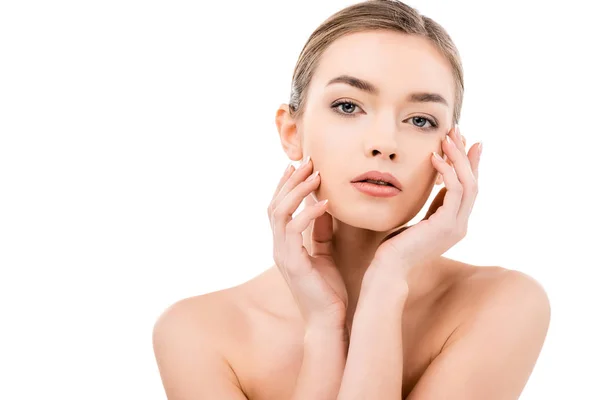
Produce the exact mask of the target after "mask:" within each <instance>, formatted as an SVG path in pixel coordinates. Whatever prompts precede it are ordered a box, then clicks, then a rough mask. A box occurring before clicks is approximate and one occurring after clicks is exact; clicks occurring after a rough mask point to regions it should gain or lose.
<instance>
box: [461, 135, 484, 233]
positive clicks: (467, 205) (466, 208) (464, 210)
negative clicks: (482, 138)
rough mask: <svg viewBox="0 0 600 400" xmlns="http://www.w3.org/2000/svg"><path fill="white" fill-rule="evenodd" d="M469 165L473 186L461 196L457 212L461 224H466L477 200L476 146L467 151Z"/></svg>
mask: <svg viewBox="0 0 600 400" xmlns="http://www.w3.org/2000/svg"><path fill="white" fill-rule="evenodd" d="M467 157H468V160H469V165H470V168H471V171H472V174H473V186H472V187H470V188H469V189H468V190H467V191H466V192H465V194H464V195H463V204H462V205H461V208H460V210H459V211H458V216H457V218H458V220H459V221H463V223H465V224H466V223H467V219H468V218H469V215H471V212H472V211H473V205H474V204H475V199H476V198H477V193H478V192H479V173H478V170H479V150H478V144H475V145H473V146H472V147H471V149H469V154H468V156H467Z"/></svg>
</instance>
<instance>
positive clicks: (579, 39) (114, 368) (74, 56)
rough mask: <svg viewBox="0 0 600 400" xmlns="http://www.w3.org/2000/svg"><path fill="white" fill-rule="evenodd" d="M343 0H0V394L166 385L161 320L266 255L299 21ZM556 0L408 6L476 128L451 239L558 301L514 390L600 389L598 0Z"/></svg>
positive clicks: (250, 269) (586, 394)
mask: <svg viewBox="0 0 600 400" xmlns="http://www.w3.org/2000/svg"><path fill="white" fill-rule="evenodd" d="M353 3H354V2H353V1H332V0H328V1H322V0H319V1H302V2H298V1H226V2H206V3H205V2H199V1H187V2H182V1H162V2H159V1H132V0H119V1H114V0H113V1H102V2H100V1H96V2H92V1H52V2H50V1H37V2H33V1H23V0H21V1H5V2H2V3H1V5H0V135H1V136H0V267H1V275H0V296H1V298H0V311H1V315H2V319H1V324H2V327H1V329H0V335H1V340H0V381H1V382H2V383H1V384H0V398H3V399H37V398H61V399H165V395H164V392H163V388H162V384H161V382H160V377H159V374H158V370H157V367H156V365H155V360H154V355H153V351H152V342H151V333H152V327H153V324H154V322H155V320H156V318H157V317H158V316H159V315H160V313H161V312H162V311H163V310H164V309H165V308H166V307H167V306H169V305H170V304H172V303H173V302H175V301H177V300H179V299H182V298H185V297H188V296H195V295H199V294H203V293H207V292H210V291H214V290H219V289H223V288H226V287H230V286H233V285H237V284H240V283H242V282H244V281H246V280H248V279H250V278H252V277H254V276H255V275H257V274H259V273H260V272H262V271H263V270H265V269H266V268H268V267H269V266H270V265H271V263H272V259H271V254H272V253H271V251H272V250H271V232H270V227H269V223H268V218H267V213H266V208H267V205H268V203H269V201H270V198H271V196H272V192H273V190H274V188H275V185H276V183H277V181H278V179H279V177H280V175H281V173H282V172H283V169H284V168H285V166H286V165H287V162H288V159H287V158H286V156H285V153H284V152H283V151H282V149H281V145H280V142H279V138H278V134H277V129H276V126H275V111H276V109H277V107H278V106H279V105H280V104H282V103H287V102H288V101H289V97H288V96H289V89H290V83H291V77H292V72H293V68H294V65H295V62H296V59H297V57H298V55H299V53H300V50H301V49H302V47H303V45H304V43H305V41H306V39H307V38H308V36H309V35H310V33H311V32H312V31H313V30H314V29H315V28H316V27H317V26H318V25H319V24H320V23H321V22H322V21H323V20H325V19H326V18H327V17H328V16H329V15H331V14H333V13H334V12H336V11H338V10H339V9H341V8H343V7H345V6H347V5H350V4H353ZM555 3H556V4H555V5H554V4H552V2H543V1H539V2H534V1H529V2H527V1H516V0H512V1H502V2H473V1H452V2H448V1H416V0H415V1H412V2H410V3H409V4H410V5H411V6H413V7H416V8H417V9H418V10H419V11H420V12H421V13H423V14H425V15H427V16H429V17H432V18H434V19H435V20H436V21H438V22H440V23H441V24H442V25H443V26H444V27H445V28H446V29H447V30H448V32H449V33H450V35H451V36H452V38H453V40H454V41H455V43H456V44H457V46H458V48H459V51H460V52H461V56H462V60H463V63H464V69H465V84H466V90H465V100H464V108H463V114H462V120H461V132H462V133H463V134H464V135H465V136H466V137H467V140H468V145H469V146H470V145H471V144H473V143H475V142H476V141H479V140H483V141H484V151H483V156H482V160H481V167H480V193H479V196H478V199H477V202H476V204H475V208H474V210H473V213H472V216H471V222H470V224H469V234H468V236H467V237H466V238H465V239H464V240H463V241H461V242H460V243H458V244H457V245H456V246H455V247H454V248H452V249H451V250H450V251H449V252H447V253H446V256H447V257H450V258H454V259H458V260H461V261H464V262H469V263H473V264H477V265H484V266H488V265H499V266H503V267H505V268H510V269H516V270H520V271H523V272H525V273H527V274H529V275H531V276H533V277H534V278H535V279H536V280H538V281H539V282H540V283H541V284H542V285H543V286H544V287H545V289H546V291H547V292H548V294H549V297H550V300H551V305H552V320H551V325H550V331H549V333H548V336H547V339H546V343H545V345H544V348H543V350H542V353H541V355H540V358H539V360H538V363H537V365H536V367H535V369H534V372H533V374H532V375H531V378H530V380H529V382H528V384H527V386H526V388H525V391H524V392H523V395H522V397H521V398H522V399H527V400H530V399H555V398H556V399H564V398H570V399H584V398H585V399H591V398H600V390H599V389H598V387H597V382H598V372H599V369H598V367H597V360H598V358H600V349H599V344H598V338H599V337H600V328H599V327H598V315H599V313H598V311H597V310H596V307H593V306H592V305H593V304H599V303H600V294H599V293H600V290H598V276H599V275H598V268H599V267H600V263H599V262H598V258H597V251H598V247H599V245H600V240H599V237H600V235H599V234H598V225H599V223H600V218H599V212H598V200H597V198H594V197H593V196H592V193H593V192H594V191H595V190H596V189H597V182H596V179H597V178H598V160H597V156H596V154H597V149H598V146H599V144H600V142H599V139H598V138H599V135H600V128H599V123H598V116H599V115H600V114H599V113H598V109H599V106H600V101H599V100H598V91H599V90H600V84H599V78H598V71H600V65H599V64H598V61H597V60H598V44H597V43H598V42H597V39H598V38H599V36H600V34H599V30H598V28H597V26H598V24H597V22H596V21H595V18H596V17H595V15H597V13H594V10H592V7H595V5H594V4H595V2H589V1H571V2H569V3H568V5H565V4H563V3H562V2H555ZM439 188H440V187H439V186H438V187H436V189H435V192H434V194H435V193H437V190H439ZM431 199H433V196H432V197H431V198H430V200H431ZM428 206H429V202H428V203H427V205H426V206H425V208H424V210H425V209H426V208H427V207H428ZM423 212H424V211H423ZM417 217H418V218H419V219H420V218H422V217H423V213H420V214H419V215H418V216H417ZM506 329H510V327H506Z"/></svg>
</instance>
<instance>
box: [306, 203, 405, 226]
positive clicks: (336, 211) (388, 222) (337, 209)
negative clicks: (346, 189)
mask: <svg viewBox="0 0 600 400" xmlns="http://www.w3.org/2000/svg"><path fill="white" fill-rule="evenodd" d="M325 198H326V197H325ZM320 199H321V197H319V196H317V201H319V200H320ZM327 211H328V212H329V214H331V216H332V217H333V218H335V219H337V220H339V221H341V222H342V223H344V224H346V225H350V226H354V227H356V228H361V229H368V230H371V231H376V232H388V231H391V230H394V229H396V228H398V227H400V226H402V225H404V224H406V223H407V222H408V221H409V220H410V218H408V219H407V218H406V217H407V215H405V214H406V211H407V210H404V209H400V210H399V209H398V204H397V203H396V204H392V203H391V202H388V203H387V204H385V203H379V202H369V201H360V200H358V201H357V200H356V199H350V198H337V199H336V198H335V197H333V196H331V197H329V203H328V204H327Z"/></svg>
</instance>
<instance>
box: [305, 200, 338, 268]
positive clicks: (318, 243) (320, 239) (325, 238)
mask: <svg viewBox="0 0 600 400" xmlns="http://www.w3.org/2000/svg"><path fill="white" fill-rule="evenodd" d="M309 197H310V196H309ZM332 239H333V218H332V217H331V214H330V213H328V212H324V213H323V214H322V215H320V216H318V217H317V218H316V219H314V220H313V230H312V237H311V249H312V255H313V256H331V255H332V249H333V242H332Z"/></svg>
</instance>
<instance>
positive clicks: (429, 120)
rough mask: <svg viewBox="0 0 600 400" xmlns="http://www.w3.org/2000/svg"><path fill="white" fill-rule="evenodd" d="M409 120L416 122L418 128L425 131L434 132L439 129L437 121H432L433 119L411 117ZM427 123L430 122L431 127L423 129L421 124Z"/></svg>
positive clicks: (418, 116)
mask: <svg viewBox="0 0 600 400" xmlns="http://www.w3.org/2000/svg"><path fill="white" fill-rule="evenodd" d="M409 119H411V120H413V121H415V122H416V126H417V128H421V129H423V130H427V131H428V130H432V129H435V128H437V127H438V125H437V123H436V122H435V120H433V119H431V118H426V117H423V116H420V115H417V116H416V117H410V118H409ZM427 122H429V124H430V125H431V126H429V127H423V126H422V125H421V124H426V123H427Z"/></svg>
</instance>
